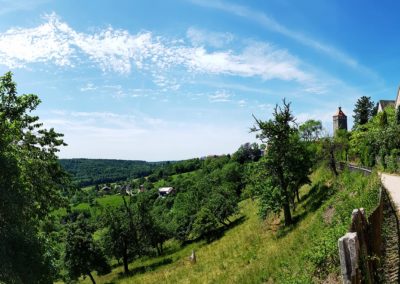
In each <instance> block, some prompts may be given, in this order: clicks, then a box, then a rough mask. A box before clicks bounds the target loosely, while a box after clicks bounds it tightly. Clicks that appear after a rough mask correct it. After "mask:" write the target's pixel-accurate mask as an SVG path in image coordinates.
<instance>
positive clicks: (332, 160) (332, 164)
mask: <svg viewBox="0 0 400 284" xmlns="http://www.w3.org/2000/svg"><path fill="white" fill-rule="evenodd" d="M329 166H330V168H331V170H332V172H333V173H334V175H335V176H338V172H337V170H336V161H335V153H334V152H333V149H331V150H330V161H329Z"/></svg>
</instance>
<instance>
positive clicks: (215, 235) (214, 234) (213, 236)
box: [182, 215, 247, 246]
mask: <svg viewBox="0 0 400 284" xmlns="http://www.w3.org/2000/svg"><path fill="white" fill-rule="evenodd" d="M246 220H247V217H246V216H244V215H243V216H240V217H239V218H237V219H235V220H234V221H232V222H230V223H229V224H228V225H226V226H221V227H219V228H217V229H215V230H213V231H211V232H210V233H208V234H206V235H203V236H200V237H198V238H196V239H193V240H187V241H185V242H183V244H182V246H186V245H189V244H192V243H197V242H199V241H203V240H205V241H206V244H210V243H212V242H214V241H216V240H219V239H220V238H222V237H223V236H224V235H225V232H227V231H229V230H230V229H233V228H234V227H236V226H238V225H240V224H242V223H243V222H244V221H246Z"/></svg>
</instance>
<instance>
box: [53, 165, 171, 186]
mask: <svg viewBox="0 0 400 284" xmlns="http://www.w3.org/2000/svg"><path fill="white" fill-rule="evenodd" d="M60 164H61V166H62V167H63V168H64V169H65V170H66V171H67V172H68V173H69V174H70V175H71V178H72V181H73V182H74V183H76V184H77V185H78V186H79V187H83V186H88V185H95V184H100V183H110V182H116V181H121V180H126V179H129V178H130V179H134V178H139V177H145V176H148V175H150V174H151V173H152V172H153V171H154V170H155V169H157V168H159V167H162V166H163V165H164V164H165V162H158V163H157V162H154V163H149V162H145V161H129V160H112V159H110V160H106V159H60Z"/></svg>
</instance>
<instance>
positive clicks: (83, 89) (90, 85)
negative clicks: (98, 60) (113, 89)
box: [79, 83, 97, 92]
mask: <svg viewBox="0 0 400 284" xmlns="http://www.w3.org/2000/svg"><path fill="white" fill-rule="evenodd" d="M79 90H80V91H81V92H88V91H94V90H97V87H96V86H95V85H94V84H93V83H87V84H86V85H85V86H83V87H81V88H80V89H79Z"/></svg>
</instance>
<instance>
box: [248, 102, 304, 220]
mask: <svg viewBox="0 0 400 284" xmlns="http://www.w3.org/2000/svg"><path fill="white" fill-rule="evenodd" d="M255 120H256V124H255V126H254V127H253V128H252V131H253V132H257V137H258V138H259V139H261V140H262V141H263V142H266V143H267V152H266V155H265V157H264V160H263V161H262V163H263V165H264V168H265V171H267V173H268V175H267V184H266V187H265V189H264V190H263V191H262V192H261V198H262V201H261V203H262V204H264V205H265V209H266V210H270V211H272V212H277V211H279V210H280V209H281V208H283V211H284V216H285V224H286V225H290V224H291V223H292V217H291V212H290V203H291V200H292V199H293V196H294V192H295V191H296V190H297V189H298V187H299V186H300V185H302V184H303V183H304V182H306V181H307V180H308V178H307V175H308V173H309V171H310V166H311V165H310V157H309V155H308V152H307V149H306V147H305V145H304V144H303V143H302V142H301V140H300V137H299V133H298V130H297V128H296V127H295V124H294V122H295V118H294V116H293V115H292V113H291V111H290V103H286V101H285V100H284V101H283V106H282V107H279V106H278V105H277V106H276V107H275V110H274V113H273V118H272V119H270V120H268V121H262V120H259V119H257V118H255Z"/></svg>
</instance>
